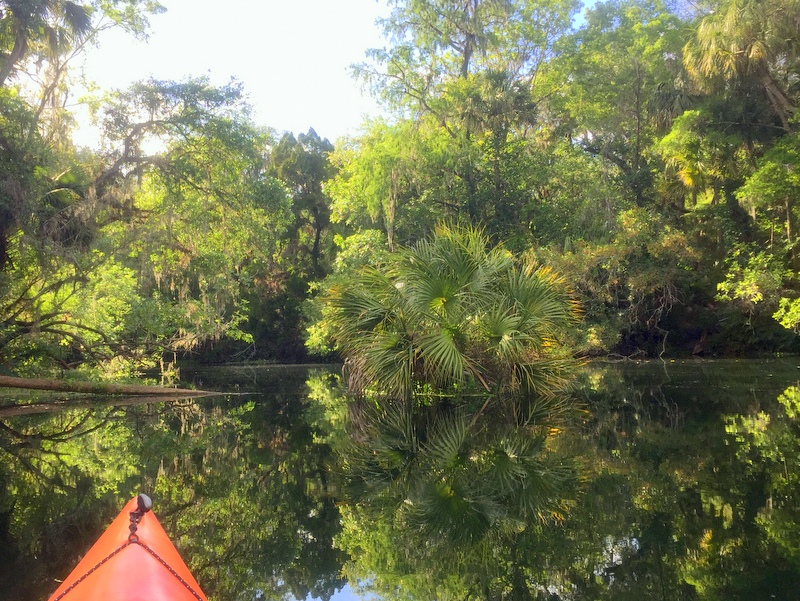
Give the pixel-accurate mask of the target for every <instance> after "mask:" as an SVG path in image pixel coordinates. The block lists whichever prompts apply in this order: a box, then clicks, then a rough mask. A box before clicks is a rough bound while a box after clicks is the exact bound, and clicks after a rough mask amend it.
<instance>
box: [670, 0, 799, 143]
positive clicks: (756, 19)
mask: <svg viewBox="0 0 800 601" xmlns="http://www.w3.org/2000/svg"><path fill="white" fill-rule="evenodd" d="M798 29H800V0H723V2H721V5H720V6H719V8H718V9H717V10H715V11H713V12H712V13H711V14H709V15H707V16H706V17H704V18H703V20H702V21H701V22H700V24H699V26H698V28H697V35H696V38H695V39H694V40H693V41H691V42H689V43H688V44H687V45H686V47H685V49H684V63H685V65H686V68H687V70H688V71H689V73H690V74H691V75H692V76H693V77H694V78H695V79H696V81H698V82H699V83H700V84H701V86H702V87H706V88H708V87H714V86H715V85H716V83H718V82H720V81H721V83H722V85H727V84H729V83H730V82H744V81H746V80H748V79H750V80H753V81H755V82H756V83H757V85H759V86H760V87H762V88H763V90H764V93H765V95H766V97H767V98H768V100H769V102H770V105H771V107H772V109H773V112H774V114H775V116H777V117H778V118H779V119H780V121H781V123H782V125H783V128H784V129H785V130H786V131H790V125H789V119H790V118H791V116H792V115H793V114H794V112H795V110H796V109H797V104H796V100H795V99H794V98H792V97H791V96H790V94H789V93H788V92H787V89H788V84H789V83H790V81H791V79H792V78H793V77H796V74H797V67H798V59H799V58H800V44H798V37H797V32H798Z"/></svg>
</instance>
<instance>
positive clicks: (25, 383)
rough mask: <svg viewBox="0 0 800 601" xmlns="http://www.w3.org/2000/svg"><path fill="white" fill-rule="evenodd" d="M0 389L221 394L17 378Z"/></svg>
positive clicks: (0, 383) (3, 379) (0, 382)
mask: <svg viewBox="0 0 800 601" xmlns="http://www.w3.org/2000/svg"><path fill="white" fill-rule="evenodd" d="M0 388H25V389H28V390H54V391H57V392H80V393H89V394H124V395H128V396H138V395H142V396H158V397H169V398H173V399H177V398H186V397H197V396H210V395H212V394H219V393H218V392H210V391H208V390H189V389H187V388H166V387H164V386H130V385H126V384H110V383H107V382H67V381H65V380H45V379H35V378H16V377H12V376H0Z"/></svg>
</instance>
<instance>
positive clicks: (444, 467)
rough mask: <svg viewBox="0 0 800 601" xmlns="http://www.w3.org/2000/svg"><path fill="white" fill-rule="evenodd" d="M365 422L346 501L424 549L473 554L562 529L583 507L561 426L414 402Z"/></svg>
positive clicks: (352, 455)
mask: <svg viewBox="0 0 800 601" xmlns="http://www.w3.org/2000/svg"><path fill="white" fill-rule="evenodd" d="M361 413H362V415H361V419H360V420H359V428H360V432H359V437H358V440H357V441H356V440H354V441H353V442H352V444H351V445H350V447H349V448H348V449H347V450H346V451H345V453H344V457H343V462H342V465H343V467H344V480H345V491H344V492H345V494H346V496H347V499H348V501H349V502H350V503H354V504H358V505H359V508H360V510H361V511H362V512H363V513H364V515H367V516H370V519H375V520H384V521H385V520H389V521H390V522H392V523H393V524H394V525H395V528H396V529H397V530H398V531H402V532H403V533H404V536H408V537H410V539H414V540H417V541H422V542H421V543H420V544H424V545H427V546H430V547H434V548H436V547H439V546H440V545H445V546H447V547H448V548H451V549H452V548H459V547H465V546H466V547H471V546H473V545H475V544H476V543H480V542H482V541H487V540H494V539H496V537H498V536H500V537H503V536H504V535H507V534H509V533H514V532H520V531H522V530H524V529H525V528H526V527H527V526H528V525H529V524H531V523H541V522H542V521H550V520H554V519H555V520H557V519H560V517H561V516H562V515H563V514H564V511H565V509H566V505H567V504H568V502H569V501H568V499H571V498H574V490H573V489H574V484H575V482H576V471H575V467H574V466H573V465H572V463H571V462H569V461H568V460H566V459H564V457H563V456H562V455H561V454H560V453H557V452H555V451H554V450H553V449H552V448H551V445H550V444H549V443H550V441H551V440H552V437H551V434H552V433H553V431H554V430H553V424H545V423H539V424H537V425H534V424H533V423H528V424H520V423H516V421H515V420H513V419H511V420H509V419H507V415H506V416H504V415H502V414H501V413H502V412H498V411H492V412H483V413H476V412H470V411H467V410H465V409H464V408H460V409H459V408H454V407H452V406H445V405H439V406H438V407H432V408H427V409H425V410H419V409H418V408H415V407H414V406H413V405H412V404H411V403H409V402H392V403H385V404H383V405H382V406H377V405H374V404H372V405H370V406H368V407H364V408H363V409H362V412H361ZM555 413H556V414H558V413H559V411H558V410H556V412H555ZM508 415H511V414H510V413H509V414H508ZM556 422H557V423H560V420H556Z"/></svg>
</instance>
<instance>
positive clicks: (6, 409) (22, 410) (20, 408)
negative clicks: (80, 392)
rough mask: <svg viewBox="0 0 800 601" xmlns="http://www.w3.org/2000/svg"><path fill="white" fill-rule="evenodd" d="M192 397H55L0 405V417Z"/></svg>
mask: <svg viewBox="0 0 800 601" xmlns="http://www.w3.org/2000/svg"><path fill="white" fill-rule="evenodd" d="M191 398H192V397H187V396H183V397H168V396H144V395H136V396H114V397H112V398H104V399H98V398H92V399H91V400H88V399H86V398H71V399H55V400H52V401H43V402H39V403H26V404H23V405H5V406H3V405H0V419H8V418H10V417H19V416H21V415H36V414H40V413H61V412H62V411H67V410H68V409H97V408H100V407H127V406H130V405H149V404H151V403H164V402H167V403H169V402H171V401H186V400H191Z"/></svg>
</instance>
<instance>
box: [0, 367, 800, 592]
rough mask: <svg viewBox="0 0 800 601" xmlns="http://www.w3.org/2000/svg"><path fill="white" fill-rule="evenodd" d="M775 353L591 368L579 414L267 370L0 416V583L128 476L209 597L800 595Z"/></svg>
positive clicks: (793, 433) (788, 380)
mask: <svg viewBox="0 0 800 601" xmlns="http://www.w3.org/2000/svg"><path fill="white" fill-rule="evenodd" d="M776 365H777V364H771V365H769V366H768V367H765V366H764V365H763V364H762V365H761V366H754V367H753V368H752V370H751V371H747V370H749V369H750V368H749V367H748V368H745V367H744V366H743V365H742V364H737V365H732V364H725V363H720V364H709V363H703V364H694V365H692V366H689V367H688V368H681V367H674V368H670V369H669V370H666V371H665V370H664V369H662V368H661V367H660V366H654V365H648V366H629V367H625V368H620V367H619V366H614V365H590V366H588V367H587V368H586V369H585V370H584V371H583V372H582V375H581V385H580V388H579V390H580V392H579V394H577V395H576V397H575V399H576V400H577V403H578V406H579V407H580V408H581V411H575V407H574V405H570V404H569V403H567V404H562V405H558V406H555V407H554V406H549V407H547V406H542V405H539V406H534V407H531V406H530V405H527V406H521V405H519V404H517V405H509V406H505V407H504V406H501V405H492V406H484V405H483V404H476V405H475V406H472V405H471V404H470V403H469V402H466V401H465V402H464V403H461V404H459V403H453V402H450V403H448V404H446V405H439V406H423V407H416V408H412V407H409V406H408V405H404V404H402V403H400V404H389V405H385V406H382V407H380V408H378V407H377V406H376V405H375V404H372V403H369V402H368V401H366V400H364V399H362V400H361V401H358V402H353V401H348V400H347V399H346V397H345V396H344V395H343V394H342V393H341V392H340V391H339V389H338V388H337V386H336V378H335V377H334V376H332V375H331V372H330V371H329V370H322V371H311V372H310V373H309V372H307V371H305V370H304V371H303V372H302V378H300V379H298V378H295V377H292V378H289V377H287V376H286V374H285V373H282V372H280V370H276V369H274V368H273V371H272V372H271V373H270V374H269V375H265V374H263V373H258V374H257V375H256V376H255V377H252V378H250V379H249V380H247V379H246V378H243V377H242V373H240V372H236V371H233V372H227V373H226V372H225V371H224V370H220V371H218V372H215V374H213V375H212V374H206V375H205V376H204V377H205V378H206V382H208V381H209V379H213V378H217V379H216V380H214V383H215V384H216V385H217V386H218V387H222V386H223V383H224V382H227V384H224V385H225V386H227V387H228V389H233V388H234V387H238V388H239V389H244V390H247V391H254V392H253V393H252V394H249V395H243V396H231V397H223V398H220V399H216V400H215V399H204V400H201V401H180V402H175V403H165V402H161V403H155V404H145V405H127V406H122V407H97V408H80V409H77V408H76V409H68V410H64V411H62V412H60V413H51V414H30V415H21V416H11V417H2V418H0V453H2V455H3V460H2V462H0V481H2V483H3V487H2V489H0V541H1V542H2V544H1V545H0V560H1V561H0V597H2V598H9V599H10V598H14V599H20V600H23V601H24V600H27V599H42V598H45V597H46V596H47V595H48V594H49V593H50V592H52V590H53V589H54V588H55V586H56V584H55V580H54V579H56V578H63V577H64V576H65V575H66V573H67V572H69V570H70V569H71V567H72V566H73V565H74V564H75V563H76V562H77V560H78V558H79V557H80V556H81V554H82V553H84V552H85V550H86V549H87V548H88V546H89V545H91V543H92V542H93V540H94V539H95V538H96V537H97V536H98V535H99V533H100V532H102V529H103V528H104V526H105V525H106V524H107V523H108V522H109V521H110V519H111V518H112V517H113V516H114V515H115V514H116V512H117V511H118V509H119V506H120V505H121V504H122V502H123V500H124V499H126V498H128V497H130V496H132V495H133V494H135V493H136V492H139V491H142V490H143V491H145V492H148V493H149V494H151V495H152V496H153V497H154V499H155V500H156V511H157V513H158V515H159V519H160V520H161V522H162V523H163V524H164V526H165V528H166V529H167V531H168V532H169V533H170V534H171V536H172V537H173V538H174V540H175V541H176V544H177V545H178V547H179V548H180V549H181V551H182V553H183V555H184V556H185V557H186V558H187V560H188V563H189V565H190V568H191V569H192V570H193V571H194V573H195V574H196V576H197V577H198V580H199V581H200V582H201V583H202V585H203V587H204V589H205V590H206V592H207V593H209V595H210V597H213V598H214V599H217V600H227V599H250V598H252V599H256V598H270V599H277V598H287V599H288V598H290V597H295V598H304V597H306V596H315V597H322V598H326V599H327V598H330V596H331V595H332V594H333V593H334V592H335V591H336V590H337V589H339V588H340V587H341V586H342V585H343V583H344V581H345V580H344V578H345V577H347V579H348V580H349V582H350V585H351V587H352V588H354V589H356V590H361V591H363V592H369V593H371V594H373V595H375V596H377V597H381V598H387V599H418V600H421V599H425V600H428V599H434V598H435V599H456V598H457V599H459V600H469V599H475V600H477V599H483V600H487V601H488V600H493V599H497V600H501V599H552V600H555V599H565V600H566V599H572V600H584V599H585V600H589V599H609V600H611V599H614V600H620V599H622V600H624V599H670V600H672V599H679V600H680V599H687V600H688V599H737V598H748V599H752V600H757V599H771V598H779V599H798V598H800V584H798V583H800V544H798V542H797V541H798V540H800V504H799V503H798V498H799V497H800V473H798V467H797V466H798V461H800V426H798V415H800V400H798V399H800V393H798V391H797V389H793V388H789V385H790V384H793V383H794V379H795V378H796V375H795V374H794V372H789V373H785V372H782V371H779V368H778V367H776ZM792 369H794V370H796V366H792ZM765 370H768V371H769V372H770V373H771V374H775V375H774V376H770V379H769V380H767V379H766V375H764V372H765ZM698 372H702V373H698ZM248 373H249V374H250V375H251V376H252V375H253V373H256V372H252V373H251V372H248ZM758 374H762V375H758ZM231 375H233V378H232V379H229V378H230V377H231ZM245 380H246V383H244V382H245ZM298 382H301V383H302V385H301V386H298V385H297V384H298ZM234 385H236V386H234ZM787 388H788V390H786V391H785V392H784V393H782V394H781V392H780V391H781V390H784V389H787ZM259 389H263V390H265V391H266V392H264V393H258V392H255V391H258V390H259ZM778 397H780V398H779V399H778ZM776 399H777V400H776ZM554 408H556V409H558V411H556V412H554V411H553V409H554Z"/></svg>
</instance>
